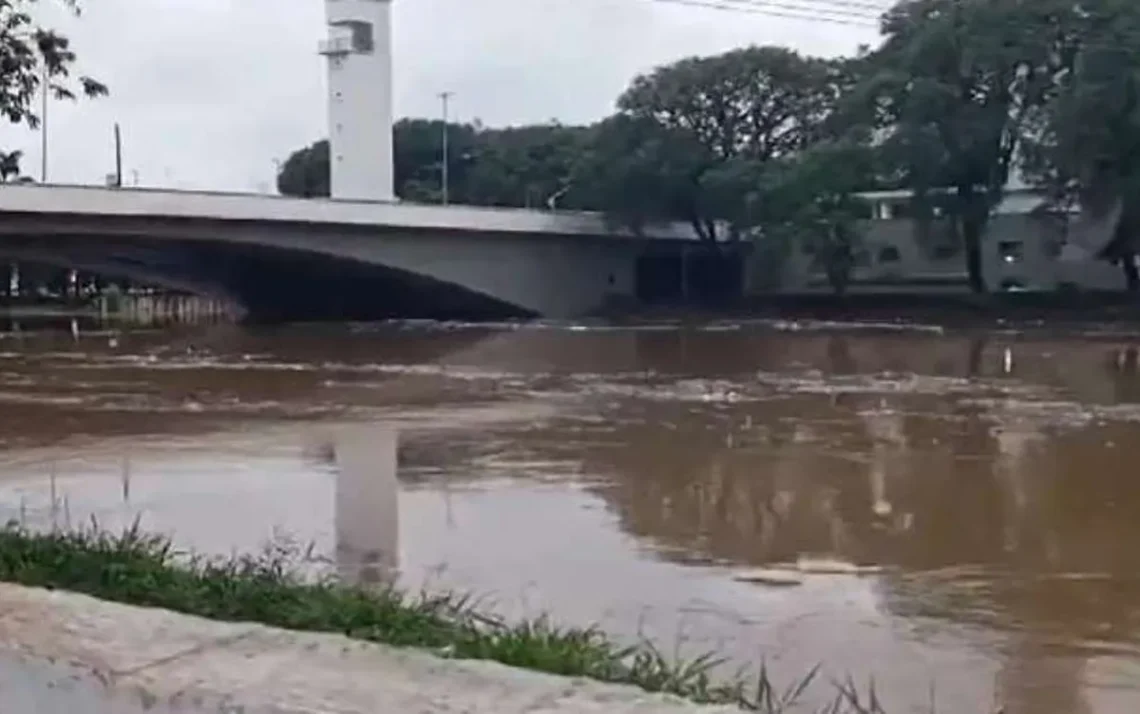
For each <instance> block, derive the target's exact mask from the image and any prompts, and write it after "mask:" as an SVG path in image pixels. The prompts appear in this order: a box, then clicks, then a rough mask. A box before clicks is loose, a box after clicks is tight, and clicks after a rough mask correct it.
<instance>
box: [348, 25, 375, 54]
mask: <svg viewBox="0 0 1140 714" xmlns="http://www.w3.org/2000/svg"><path fill="white" fill-rule="evenodd" d="M349 27H351V28H352V51H353V52H360V53H361V54H372V52H373V50H375V49H376V41H375V39H374V38H373V37H372V24H371V23H369V22H352V23H349Z"/></svg>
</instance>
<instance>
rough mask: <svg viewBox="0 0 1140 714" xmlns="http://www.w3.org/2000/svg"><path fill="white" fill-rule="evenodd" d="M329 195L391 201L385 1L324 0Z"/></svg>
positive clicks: (322, 46)
mask: <svg viewBox="0 0 1140 714" xmlns="http://www.w3.org/2000/svg"><path fill="white" fill-rule="evenodd" d="M325 14H326V15H327V19H328V24H329V38H328V39H327V40H324V41H322V42H321V44H320V53H321V54H322V55H325V56H326V57H328V62H329V168H330V171H331V173H332V175H331V177H330V178H331V191H332V197H333V198H340V199H349V200H359V201H391V200H394V199H395V191H394V186H393V184H394V180H393V177H392V172H393V166H392V165H393V157H392V3H391V0H325Z"/></svg>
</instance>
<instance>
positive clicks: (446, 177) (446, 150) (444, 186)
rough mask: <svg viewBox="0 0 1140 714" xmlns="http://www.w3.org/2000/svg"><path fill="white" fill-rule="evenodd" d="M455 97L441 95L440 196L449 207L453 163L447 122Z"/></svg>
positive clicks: (445, 93)
mask: <svg viewBox="0 0 1140 714" xmlns="http://www.w3.org/2000/svg"><path fill="white" fill-rule="evenodd" d="M454 95H455V92H440V93H439V101H440V108H441V115H442V117H443V137H442V146H443V150H442V153H443V157H442V162H443V163H442V168H441V170H440V194H439V195H440V203H442V204H443V205H445V206H446V205H447V203H448V200H449V199H450V196H449V192H450V188H451V187H450V186H449V182H450V179H451V171H450V167H449V166H448V164H450V163H451V156H450V153H451V151H450V149H451V147H450V146H449V141H450V139H449V137H448V131H447V120H448V111H447V109H448V104H449V102H450V101H451V97H452V96H454Z"/></svg>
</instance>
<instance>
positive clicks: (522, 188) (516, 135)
mask: <svg viewBox="0 0 1140 714" xmlns="http://www.w3.org/2000/svg"><path fill="white" fill-rule="evenodd" d="M590 136H591V132H590V129H589V127H581V126H566V125H563V124H558V123H550V124H533V125H529V126H518V127H506V128H502V129H487V130H484V131H482V132H480V133H479V134H478V135H477V140H476V142H475V146H474V148H473V155H472V156H471V157H470V159H469V160H468V163H467V173H466V184H465V189H466V196H467V198H468V202H469V203H472V204H474V205H479V206H517V207H522V208H549V207H551V205H553V206H554V207H556V208H567V209H570V208H585V207H587V206H588V204H583V203H582V202H581V201H580V200H579V199H580V198H581V196H583V195H585V194H584V193H574V192H573V191H572V188H573V187H572V185H571V183H572V176H573V173H574V170H575V166H576V165H577V163H578V162H579V160H580V159H581V156H582V153H583V151H584V149H585V147H586V142H587V141H588V139H589V138H590Z"/></svg>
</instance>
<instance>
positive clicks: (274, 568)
mask: <svg viewBox="0 0 1140 714" xmlns="http://www.w3.org/2000/svg"><path fill="white" fill-rule="evenodd" d="M294 562H295V561H294V559H293V558H292V557H291V556H290V554H289V553H288V552H287V551H285V550H282V549H267V551H266V552H265V553H263V554H261V555H258V556H239V557H234V558H231V559H227V560H218V559H208V558H202V557H194V556H191V557H185V556H184V555H180V554H179V553H178V552H177V551H175V550H174V549H173V547H172V546H171V543H170V541H169V540H168V539H166V538H164V537H161V536H153V535H148V534H145V533H142V532H140V531H139V529H138V528H137V527H134V528H131V529H128V530H126V531H125V532H123V533H122V534H121V535H111V534H108V533H105V532H101V531H99V530H98V529H97V528H90V529H87V530H82V531H71V532H50V533H40V532H35V531H32V530H29V529H27V528H25V527H23V526H20V525H18V524H14V523H13V524H9V525H7V526H5V527H4V528H2V529H0V581H7V582H12V583H17V584H20V585H26V586H31V587H41V588H51V589H61V590H69V591H73V592H79V593H85V594H87V595H92V596H94V597H98V598H102V599H105V600H113V601H116V602H121V603H127V604H131V605H141V606H147V607H160V608H166V609H169V610H174V611H178V612H182V613H186V614H190V615H197V616H200V617H206V618H212V619H216V620H226V621H243V622H248V621H252V622H259V623H263V624H266V625H271V626H275V627H281V628H286V629H292V630H304V631H312V632H332V633H341V634H344V635H347V636H349V637H353V638H356V639H360V640H367V641H371V642H378V643H384V644H388V645H395V646H399V647H418V648H425V649H429V650H432V651H434V652H436V653H438V654H440V655H443V656H448V657H454V658H460V659H485V660H494V661H496V662H501V663H503V664H506V665H511V666H516V667H522V668H526V669H532V670H538V671H542V672H549V673H553V674H561V675H569V676H578V677H588V678H591V679H596V680H600V681H603V682H612V683H618V684H630V685H634V686H637V687H640V688H642V689H644V690H647V691H650V692H665V693H670V694H674V695H678V696H680V697H683V698H685V699H689V700H692V701H695V702H699V703H707V704H730V705H736V706H738V707H740V708H742V709H745V710H751V711H760V712H765V713H766V714H776V713H778V712H783V711H785V710H787V709H788V708H789V707H791V706H792V705H793V704H794V703H796V702H797V701H798V700H799V699H800V698H801V696H802V695H803V694H804V692H805V690H806V689H807V688H808V687H809V685H811V684H812V682H813V681H814V680H815V679H816V678H817V674H818V668H817V669H816V670H813V671H812V672H810V673H808V675H807V676H805V677H804V678H802V679H801V680H800V681H799V682H797V683H796V684H795V685H794V686H792V687H790V688H787V689H782V690H777V689H776V688H775V687H774V686H773V684H772V682H771V680H770V678H769V676H768V673H767V670H766V669H765V668H764V667H761V669H760V672H759V674H758V675H757V676H756V677H753V678H749V679H747V680H746V679H744V678H743V677H738V678H736V679H735V680H733V681H729V682H724V681H723V680H722V679H720V678H715V679H714V677H713V676H712V674H711V671H712V670H713V669H714V668H715V667H717V666H718V665H720V664H721V661H719V660H718V659H716V658H714V657H712V656H704V657H699V658H696V659H693V660H690V661H687V662H671V661H669V660H668V659H667V658H666V657H664V656H662V654H661V653H660V652H659V651H658V650H657V649H655V648H653V647H652V645H650V644H648V643H647V644H643V645H641V646H638V647H621V646H618V645H616V644H614V643H613V642H611V641H610V640H608V639H607V638H606V637H605V636H604V635H603V634H602V633H601V632H600V631H598V630H596V629H576V628H561V627H558V626H556V625H554V624H553V623H551V622H550V621H549V620H547V619H538V620H533V621H529V622H522V623H517V624H512V623H506V622H502V621H500V620H498V619H495V618H491V617H487V616H485V615H481V614H479V613H477V612H476V611H475V610H474V609H473V608H471V607H470V606H469V602H468V601H467V600H466V599H464V598H458V597H455V596H449V595H443V596H431V595H426V594H425V595H420V596H410V595H407V594H404V593H401V592H399V591H397V590H394V589H393V590H383V591H375V590H364V589H360V588H353V587H346V586H342V585H338V584H336V583H335V582H332V581H322V582H308V581H306V580H305V579H304V578H302V577H301V576H300V575H299V574H298V572H297V570H296V569H295V568H294V567H293V563H294ZM820 711H821V712H826V713H827V714H841V713H842V714H848V713H850V714H863V713H867V714H873V713H877V712H881V711H882V709H881V707H880V706H879V704H878V702H877V700H876V698H875V696H874V693H873V692H872V693H871V694H870V695H869V696H861V695H860V693H859V692H858V691H857V689H856V687H855V686H853V684H852V683H851V682H850V681H848V682H840V683H836V693H835V695H834V698H833V699H832V700H831V703H830V704H829V705H828V706H826V707H824V708H823V709H822V710H820Z"/></svg>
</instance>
